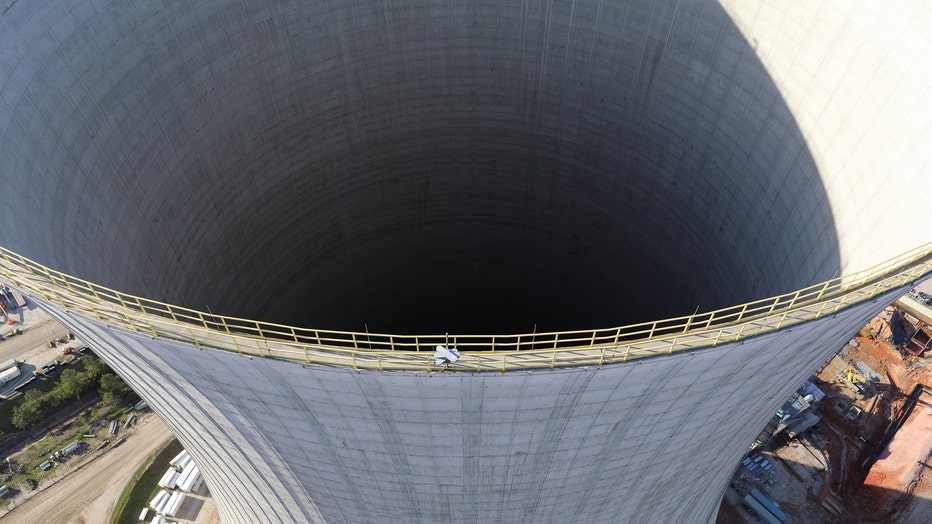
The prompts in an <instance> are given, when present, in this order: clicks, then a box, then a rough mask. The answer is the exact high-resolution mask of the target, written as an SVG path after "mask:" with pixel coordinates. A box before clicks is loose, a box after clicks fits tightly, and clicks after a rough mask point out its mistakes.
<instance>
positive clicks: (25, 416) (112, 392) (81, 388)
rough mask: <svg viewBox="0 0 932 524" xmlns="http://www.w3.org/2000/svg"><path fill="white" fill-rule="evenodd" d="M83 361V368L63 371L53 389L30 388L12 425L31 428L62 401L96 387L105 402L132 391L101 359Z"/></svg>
mask: <svg viewBox="0 0 932 524" xmlns="http://www.w3.org/2000/svg"><path fill="white" fill-rule="evenodd" d="M82 362H83V364H84V371H77V370H75V369H71V368H69V369H65V370H63V371H62V372H61V374H60V375H59V377H58V382H57V383H56V384H55V387H54V388H52V389H51V390H50V391H47V392H46V391H40V390H38V389H31V390H29V391H27V392H26V394H25V395H24V396H23V400H22V403H21V404H20V405H18V406H16V407H15V408H13V417H12V420H11V422H12V423H13V426H15V427H16V428H17V429H21V430H22V429H26V428H30V427H32V426H34V425H36V424H38V423H39V422H41V421H42V420H43V419H44V418H45V417H47V416H48V415H49V414H51V413H52V412H54V411H55V409H57V408H58V406H60V405H61V404H62V403H64V402H67V401H69V400H76V399H78V398H80V396H81V395H82V394H84V393H87V392H88V391H91V390H93V389H98V390H99V391H100V393H101V395H103V400H104V403H106V404H117V403H119V402H120V401H122V400H123V399H124V398H125V397H126V396H127V395H128V394H129V393H130V392H131V391H132V390H131V389H130V388H129V386H127V385H126V384H125V383H124V382H123V381H122V380H120V378H119V377H117V376H116V375H115V374H114V373H113V372H112V371H111V370H110V368H109V367H107V364H105V363H104V362H103V361H102V360H100V359H99V358H97V357H95V356H93V355H87V356H85V357H84V358H83V359H82Z"/></svg>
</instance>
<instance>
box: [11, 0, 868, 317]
mask: <svg viewBox="0 0 932 524" xmlns="http://www.w3.org/2000/svg"><path fill="white" fill-rule="evenodd" d="M681 4H682V5H681ZM0 35H2V36H0V45H2V46H3V48H4V54H3V55H2V56H3V58H4V62H3V63H2V64H0V67H2V70H3V72H4V75H5V77H4V83H3V87H2V89H3V97H2V98H0V103H2V104H3V105H2V106H0V130H2V131H0V133H2V134H0V147H2V149H0V176H2V177H3V179H0V180H3V181H4V182H9V183H14V181H18V180H24V179H25V180H28V181H29V186H30V188H31V189H32V190H31V191H29V192H28V194H24V195H22V196H21V197H19V198H17V201H16V203H15V205H14V206H12V207H10V208H6V209H4V210H3V212H4V213H5V214H6V215H5V216H7V217H8V218H9V219H10V220H12V221H15V222H17V226H18V227H15V228H10V229H9V230H7V231H5V232H4V233H3V236H2V241H3V243H4V245H6V246H7V247H9V248H10V249H13V250H15V251H19V252H22V253H23V254H25V255H26V256H30V257H31V258H34V259H36V260H39V261H42V262H44V263H46V264H48V265H50V266H54V267H55V268H56V269H60V270H63V271H66V272H69V273H73V274H77V275H79V276H82V277H84V278H87V279H89V280H91V281H94V282H98V283H102V284H105V285H111V286H112V287H115V288H118V289H121V290H124V291H129V292H134V293H136V294H140V295H144V296H148V297H152V298H156V299H163V300H166V301H170V302H173V303H180V304H183V305H188V306H191V307H197V308H200V309H204V308H205V307H210V309H211V310H212V311H214V312H219V313H227V314H232V315H235V316H245V317H249V318H257V317H258V318H263V319H267V320H272V321H278V322H284V323H297V324H301V325H312V326H320V327H326V328H329V329H352V330H362V329H363V328H364V325H365V324H368V326H369V328H370V330H373V331H381V332H409V333H410V332H415V333H418V332H419V333H424V332H431V333H437V332H439V333H443V332H472V333H476V332H523V331H528V332H530V331H531V330H532V328H533V326H534V324H535V323H536V324H538V330H539V331H540V330H557V329H584V328H592V327H607V326H613V325H619V324H624V323H629V322H633V321H636V320H641V321H644V320H652V319H654V318H660V317H665V316H676V315H683V314H689V313H692V312H693V311H694V310H695V309H696V307H697V306H700V307H701V308H702V309H707V310H708V309H715V308H717V307H725V306H728V305H732V304H735V303H741V302H745V301H747V300H751V299H756V298H762V297H765V296H770V295H773V294H777V293H780V292H785V291H787V290H789V289H796V288H799V287H802V286H803V285H806V284H811V283H814V282H818V281H821V280H824V279H828V278H831V277H832V276H834V275H835V274H837V273H838V272H839V270H840V269H841V265H840V264H841V263H842V258H841V256H840V253H839V252H838V243H837V240H836V237H837V232H836V229H837V228H836V226H835V222H834V219H833V214H832V207H831V206H830V205H829V204H828V197H827V194H826V192H825V190H824V188H823V185H824V184H825V183H826V182H825V181H824V177H822V178H820V176H819V169H818V166H817V164H816V162H815V161H814V159H813V158H812V157H811V155H810V154H809V152H808V149H807V143H806V140H805V136H804V134H803V132H801V131H800V129H798V128H797V127H796V126H795V125H794V118H793V115H792V113H791V110H790V108H789V107H788V106H787V104H786V103H785V101H784V100H783V97H782V95H781V93H780V90H779V88H778V86H777V85H775V83H774V81H773V79H772V78H771V76H770V74H769V73H768V71H767V69H766V67H765V66H764V64H762V63H761V62H760V61H759V60H758V57H757V55H756V53H755V51H754V49H753V48H752V47H751V46H750V45H749V44H748V42H747V41H746V39H745V37H744V36H743V35H742V34H741V32H740V31H739V28H738V27H736V26H735V25H734V23H733V22H732V21H731V19H730V18H729V16H728V15H727V13H726V12H725V10H723V9H722V8H721V7H719V6H718V5H717V4H716V3H714V2H687V3H674V2H632V3H617V2H615V3H603V2H597V1H584V2H573V3H568V2H556V3H554V2H539V3H527V4H525V3H514V2H513V3H508V2H504V3H496V4H494V5H492V4H490V5H481V6H480V5H476V4H475V3H474V2H465V1H464V2H454V3H452V4H450V3H448V4H445V5H444V6H437V5H435V3H432V2H424V1H406V2H403V3H402V4H397V5H395V6H394V7H393V5H389V4H378V3H372V2H293V1H273V2H263V3H245V4H244V3H242V2H223V1H210V2H168V3H164V4H161V5H160V6H159V7H154V6H150V5H146V6H133V7H132V8H130V7H127V6H125V5H123V3H122V2H101V3H94V4H81V5H80V6H74V5H72V3H70V2H63V1H61V0H50V1H44V2H35V3H18V4H13V5H12V6H10V8H9V9H8V10H7V11H6V12H5V13H4V14H3V16H2V17H0ZM840 175H842V173H838V176H840ZM39 210H42V211H41V212H39ZM27 211H35V212H32V213H30V218H29V220H28V221H24V220H22V219H17V218H15V217H21V216H23V213H25V212H27ZM23 222H25V223H23ZM723 254H727V256H723ZM858 262H860V261H858ZM621 296H624V297H626V298H625V300H619V299H618V297H621Z"/></svg>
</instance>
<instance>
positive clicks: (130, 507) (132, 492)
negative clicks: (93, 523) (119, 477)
mask: <svg viewBox="0 0 932 524" xmlns="http://www.w3.org/2000/svg"><path fill="white" fill-rule="evenodd" d="M178 453H181V443H180V442H178V440H177V439H172V441H171V442H169V443H168V445H167V446H165V447H164V448H162V450H161V451H159V452H158V453H156V454H155V457H154V458H153V459H152V460H150V461H148V462H146V464H145V465H143V466H142V467H141V468H139V471H137V472H136V473H135V474H134V475H133V479H132V480H131V481H130V482H129V484H127V485H126V489H124V490H123V493H122V494H120V499H119V500H118V501H117V504H116V508H115V509H114V510H113V518H111V519H110V523H111V524H135V523H137V522H139V520H138V519H139V513H140V512H141V511H142V508H144V507H146V505H148V504H149V501H150V500H152V497H155V494H156V493H158V492H159V489H161V488H159V479H161V478H162V475H163V474H164V473H165V470H166V469H167V468H168V461H169V460H171V459H172V458H174V456H175V455H177V454H178Z"/></svg>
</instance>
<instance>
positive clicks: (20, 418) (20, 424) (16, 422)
mask: <svg viewBox="0 0 932 524" xmlns="http://www.w3.org/2000/svg"><path fill="white" fill-rule="evenodd" d="M47 404H48V400H47V399H46V398H45V394H43V393H42V392H41V391H39V390H35V389H33V390H29V391H27V392H26V394H25V395H24V396H23V402H22V403H21V404H20V405H18V406H16V407H15V408H13V416H12V417H11V421H12V422H13V426H15V427H16V428H17V429H26V428H28V427H32V426H34V425H36V424H37V423H38V422H39V421H40V420H42V417H43V416H45V407H46V405H47Z"/></svg>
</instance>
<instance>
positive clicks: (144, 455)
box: [0, 413, 173, 524]
mask: <svg viewBox="0 0 932 524" xmlns="http://www.w3.org/2000/svg"><path fill="white" fill-rule="evenodd" d="M172 438H173V437H172V434H171V432H169V431H168V428H167V427H166V426H165V424H164V423H162V421H161V420H160V419H159V418H158V417H156V416H154V415H153V414H151V413H150V414H148V415H147V417H146V420H145V421H144V422H143V423H142V424H140V425H139V427H138V428H137V429H136V431H135V432H134V433H133V434H132V435H130V436H129V437H127V439H126V442H124V443H123V444H121V445H120V446H117V447H115V448H113V449H110V450H107V451H105V452H104V453H103V454H101V455H100V456H99V457H97V458H95V459H94V460H92V461H90V462H89V463H87V464H85V465H84V466H83V467H81V469H79V470H77V471H73V472H71V473H70V474H68V475H67V476H65V477H64V478H62V479H61V480H59V481H58V482H56V483H55V484H53V485H49V486H45V487H44V489H42V491H41V492H39V493H34V494H32V496H31V497H30V498H29V499H28V500H26V501H24V502H22V503H19V504H15V507H14V508H13V510H12V511H10V512H9V513H7V514H6V515H2V516H0V520H2V521H3V524H7V523H9V524H17V523H23V524H26V523H29V524H32V523H36V522H49V523H62V524H64V523H75V524H99V523H101V522H107V521H108V519H109V517H110V512H111V511H113V508H114V507H115V506H116V503H117V500H118V499H119V498H120V494H121V493H122V492H123V488H124V487H126V483H127V482H129V480H130V479H131V478H132V476H133V474H134V473H135V472H136V470H138V469H139V468H140V467H142V466H143V464H145V463H146V462H147V461H148V460H149V459H150V456H151V455H153V454H154V453H156V452H157V451H158V450H159V449H161V448H162V447H163V446H165V445H167V444H168V443H169V441H171V439H172ZM41 487H42V486H40V488H41ZM140 509H141V508H140ZM136 511H138V510H136Z"/></svg>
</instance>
